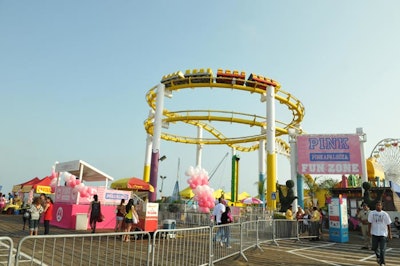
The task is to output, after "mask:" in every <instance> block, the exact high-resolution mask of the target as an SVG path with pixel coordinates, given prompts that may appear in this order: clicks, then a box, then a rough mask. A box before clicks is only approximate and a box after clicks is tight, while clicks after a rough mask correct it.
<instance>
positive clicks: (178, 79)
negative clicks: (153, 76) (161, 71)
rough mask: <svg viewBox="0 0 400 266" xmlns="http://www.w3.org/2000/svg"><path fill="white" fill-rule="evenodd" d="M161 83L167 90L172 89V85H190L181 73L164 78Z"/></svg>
mask: <svg viewBox="0 0 400 266" xmlns="http://www.w3.org/2000/svg"><path fill="white" fill-rule="evenodd" d="M160 82H161V83H162V84H164V85H165V87H166V88H168V87H171V85H180V84H184V83H188V82H187V81H185V76H184V75H183V73H182V72H181V71H177V72H174V73H171V74H168V75H165V76H163V77H162V79H161V81H160Z"/></svg>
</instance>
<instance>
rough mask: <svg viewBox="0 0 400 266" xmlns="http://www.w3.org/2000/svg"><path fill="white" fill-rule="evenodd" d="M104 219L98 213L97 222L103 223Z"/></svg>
mask: <svg viewBox="0 0 400 266" xmlns="http://www.w3.org/2000/svg"><path fill="white" fill-rule="evenodd" d="M104 219H105V217H104V215H103V214H101V213H100V215H99V218H98V219H97V221H98V222H100V223H101V222H103V221H104Z"/></svg>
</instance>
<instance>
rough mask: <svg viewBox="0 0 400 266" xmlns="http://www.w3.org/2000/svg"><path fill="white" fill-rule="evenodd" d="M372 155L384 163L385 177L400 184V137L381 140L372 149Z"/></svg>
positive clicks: (380, 162)
mask: <svg viewBox="0 0 400 266" xmlns="http://www.w3.org/2000/svg"><path fill="white" fill-rule="evenodd" d="M371 157H375V159H376V161H377V162H378V163H379V164H380V165H382V167H383V170H384V172H385V179H387V180H389V181H393V182H395V183H397V184H400V139H396V138H387V139H383V140H381V141H380V142H379V143H378V144H376V146H375V147H374V149H373V150H372V152H371Z"/></svg>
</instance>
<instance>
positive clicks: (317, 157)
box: [297, 134, 362, 175]
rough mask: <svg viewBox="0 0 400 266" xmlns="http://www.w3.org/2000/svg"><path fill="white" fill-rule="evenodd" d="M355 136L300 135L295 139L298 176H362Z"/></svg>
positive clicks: (356, 136) (359, 152)
mask: <svg viewBox="0 0 400 266" xmlns="http://www.w3.org/2000/svg"><path fill="white" fill-rule="evenodd" d="M360 145H361V144H360V138H359V136H358V135H357V134H338V135H301V136H298V137H297V160H298V165H297V168H298V169H297V171H298V173H300V174H330V175H331V174H362V163H361V162H362V160H361V146H360Z"/></svg>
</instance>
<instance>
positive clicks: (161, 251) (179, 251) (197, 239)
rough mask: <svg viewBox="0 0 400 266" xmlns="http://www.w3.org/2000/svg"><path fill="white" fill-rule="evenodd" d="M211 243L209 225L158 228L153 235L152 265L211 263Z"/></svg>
mask: <svg viewBox="0 0 400 266" xmlns="http://www.w3.org/2000/svg"><path fill="white" fill-rule="evenodd" d="M172 235H173V236H172ZM210 243H211V227H209V226H204V227H196V228H184V229H171V230H170V229H160V230H157V231H155V232H154V236H153V252H152V264H151V265H157V266H161V265H209V263H210V261H211V260H212V258H211V257H210V256H211V255H210V254H212V251H211V248H212V247H211V244H210Z"/></svg>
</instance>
